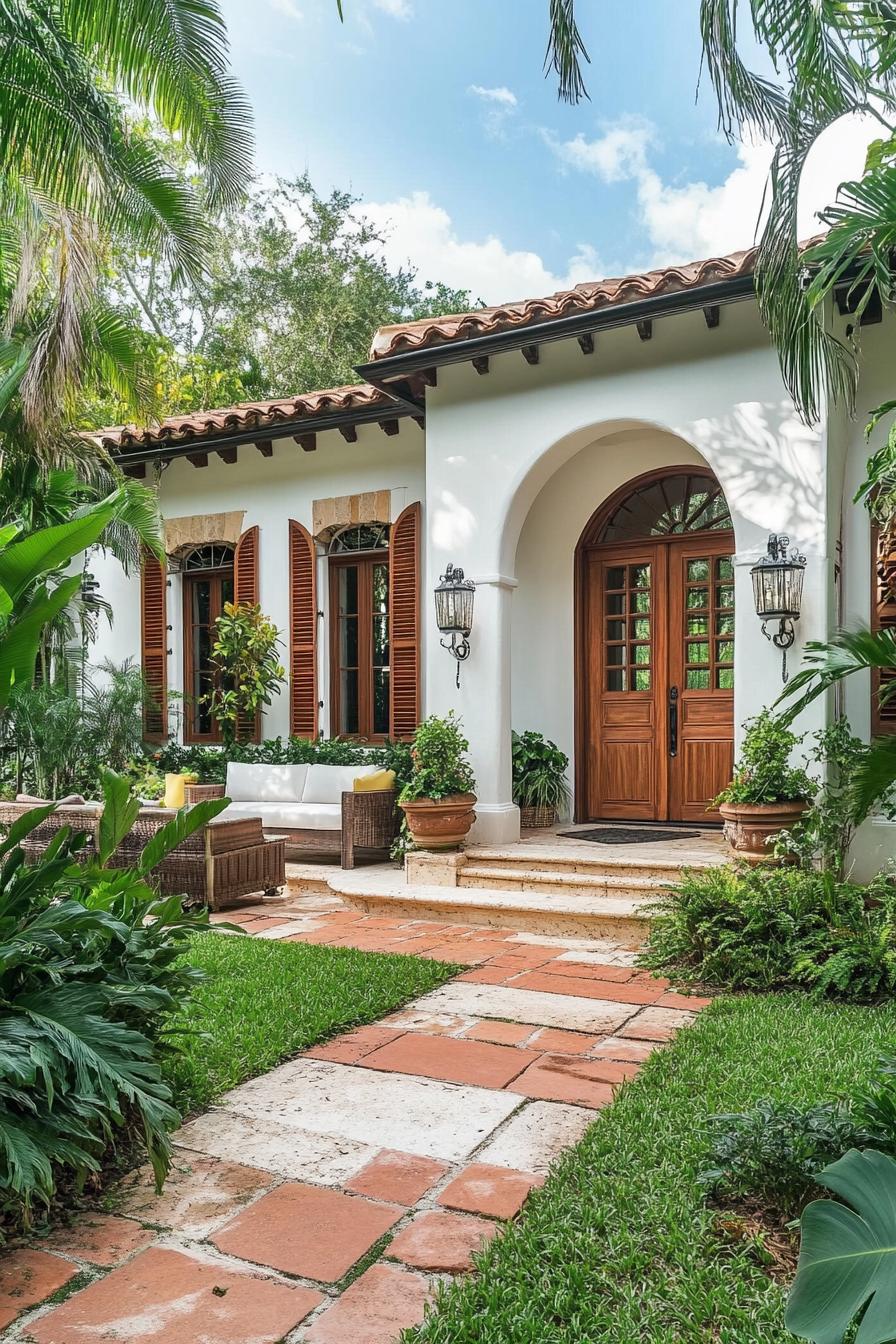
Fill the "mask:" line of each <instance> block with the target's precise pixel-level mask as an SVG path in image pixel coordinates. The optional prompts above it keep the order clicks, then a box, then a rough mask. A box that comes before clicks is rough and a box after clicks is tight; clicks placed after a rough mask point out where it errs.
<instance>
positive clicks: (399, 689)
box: [389, 504, 420, 737]
mask: <svg viewBox="0 0 896 1344" xmlns="http://www.w3.org/2000/svg"><path fill="white" fill-rule="evenodd" d="M389 644H390V655H389V657H390V677H389V731H390V733H391V735H392V737H413V735H414V732H415V730H416V728H417V724H418V723H419V722H420V505H419V504H409V505H408V507H407V508H406V509H404V510H403V512H402V513H400V514H399V516H398V519H397V521H396V522H395V524H394V526H393V528H392V535H391V537H390V540H389Z"/></svg>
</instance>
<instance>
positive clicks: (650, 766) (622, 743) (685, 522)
mask: <svg viewBox="0 0 896 1344" xmlns="http://www.w3.org/2000/svg"><path fill="white" fill-rule="evenodd" d="M754 260H755V255H754V253H753V252H745V253H738V254H736V255H734V256H731V257H727V258H721V259H715V260H709V261H704V262H700V263H694V264H691V265H688V266H681V267H673V268H668V269H665V270H658V271H653V272H651V273H649V274H645V275H637V276H629V277H627V278H625V279H622V280H608V281H602V282H598V283H593V284H584V285H579V286H577V287H576V288H575V289H572V290H569V291H566V292H563V293H560V294H555V295H553V296H551V297H549V298H545V299H530V300H526V301H524V302H519V303H510V304H507V305H505V306H503V307H498V308H489V309H485V310H483V311H480V312H474V313H469V314H465V315H462V316H455V317H447V318H442V319H431V320H426V321H422V322H413V323H410V324H408V325H404V326H395V327H389V328H384V329H383V330H381V331H379V332H377V333H376V335H375V337H374V341H373V347H372V351H371V356H370V360H369V362H368V363H367V364H365V365H363V366H360V367H359V369H358V373H359V376H360V377H361V378H362V379H363V380H364V381H363V382H361V383H360V384H359V385H357V386H352V387H344V388H339V389H335V390H332V391H323V392H314V393H309V394H306V395H303V396H297V397H294V398H286V399H283V400H279V401H275V402H270V403H261V404H243V405H239V406H235V407H232V408H229V409H226V410H214V411H209V412H208V413H200V414H191V415H186V416H175V417H172V418H171V419H169V420H166V421H165V422H164V423H162V424H161V425H157V426H153V427H150V428H146V429H137V428H134V427H129V428H126V429H122V430H115V431H105V432H104V433H103V434H102V435H101V436H100V437H101V438H102V441H103V442H104V443H105V444H106V446H107V447H109V448H110V449H111V450H112V451H113V452H114V453H115V454H116V455H117V456H118V458H119V461H120V462H121V464H122V466H123V467H124V469H125V471H127V472H129V473H131V474H134V475H137V476H141V477H144V478H145V479H146V480H147V481H148V482H150V483H155V484H156V486H157V489H158V492H159V501H160V505H161V509H162V513H163V515H164V518H165V520H166V528H167V549H168V551H169V564H168V567H167V573H166V572H163V570H162V569H161V568H160V567H158V566H157V565H153V564H150V565H148V566H147V567H146V568H145V570H144V574H143V576H142V581H141V578H139V577H137V576H134V577H132V578H131V579H128V578H126V577H125V576H124V574H123V573H122V572H121V570H120V569H118V568H117V566H116V565H115V562H113V561H111V560H99V561H97V562H96V563H94V564H92V567H93V568H94V570H95V573H96V575H97V577H98V578H99V580H100V583H101V588H102V592H103V594H104V595H105V596H106V598H107V599H109V600H110V601H111V603H112V605H113V608H114V625H113V627H112V628H111V630H110V631H109V632H108V633H102V634H101V636H100V645H99V648H98V650H97V654H98V656H99V657H111V658H113V659H116V660H121V659H122V658H124V657H125V656H128V655H130V656H137V657H139V658H140V659H141V660H142V662H143V665H144V668H145V670H146V674H147V676H148V678H149V680H150V682H151V683H152V684H153V686H154V687H155V688H156V690H157V691H158V692H159V693H160V695H162V698H163V699H164V693H165V692H168V693H170V692H172V691H177V692H182V693H184V694H185V695H186V696H187V697H188V698H187V700H186V701H184V702H182V703H181V707H180V708H178V709H177V712H174V711H172V712H171V713H169V714H167V715H166V714H164V713H160V714H158V715H153V716H151V722H149V723H147V725H146V727H147V732H148V735H149V736H150V737H154V738H156V739H159V738H161V737H163V736H165V735H167V734H168V733H169V732H170V733H176V734H178V735H180V736H182V737H184V738H185V740H188V741H190V740H192V741H214V740H215V738H216V730H215V725H214V723H213V722H212V721H211V720H210V719H209V718H208V715H207V712H206V711H204V710H203V709H202V708H201V707H200V706H198V705H197V704H196V703H195V699H194V700H191V699H190V698H189V697H191V696H192V697H195V695H196V693H197V692H198V691H199V690H201V688H202V687H203V686H204V685H206V684H207V682H208V679H209V677H210V676H211V675H212V672H211V670H210V667H209V658H208V646H209V638H208V635H209V625H210V623H211V622H212V621H213V619H214V616H215V615H216V613H217V611H218V610H219V608H220V605H221V603H222V602H223V601H224V600H227V598H228V597H229V596H230V595H231V594H232V593H235V594H236V596H237V597H238V598H240V599H248V600H257V601H259V602H260V603H261V605H262V607H263V609H264V611H265V613H266V614H267V615H269V616H270V617H271V618H272V619H273V621H274V622H275V623H276V624H277V626H278V627H279V628H280V629H281V631H282V632H283V635H284V643H285V646H286V658H285V661H286V662H287V664H288V669H289V675H290V686H289V694H285V695H283V696H281V697H279V698H277V699H276V700H275V701H274V703H273V705H272V707H271V709H270V711H269V713H268V714H267V715H266V717H265V722H264V723H263V725H259V731H260V732H261V733H262V734H263V735H264V736H265V737H270V736H276V735H285V734H287V733H289V732H293V733H297V734H301V735H306V736H309V735H316V734H317V733H322V734H324V735H335V734H346V735H349V736H355V737H359V738H362V739H365V738H366V739H371V740H375V739H377V738H382V737H383V736H386V735H389V734H391V735H408V734H410V733H411V732H412V731H413V728H414V725H415V723H416V722H417V721H418V720H419V719H420V718H422V717H424V716H425V715H426V714H429V713H433V712H438V713H443V712H446V711H447V710H449V709H455V710H456V711H457V712H458V713H459V714H460V715H461V716H462V718H463V720H464V724H465V727H466V731H467V735H468V736H469V738H470V742H471V746H472V757H473V763H474V767H475V771H476V778H477V792H478V796H479V805H478V808H477V818H478V819H477V828H476V838H477V839H479V840H481V841H486V842H501V843H506V842H512V841H513V840H514V839H516V838H517V837H518V834H519V816H518V811H517V808H516V807H515V806H514V804H513V801H512V798H511V781H510V745H511V728H515V729H517V730H525V729H537V730H540V731H542V732H544V733H546V734H547V735H548V736H549V737H551V738H553V739H554V740H555V741H556V742H557V743H558V744H559V745H560V746H561V747H562V748H563V750H564V751H566V752H568V753H569V755H570V757H571V759H572V761H573V765H574V809H575V817H576V818H577V819H579V820H587V819H590V818H598V817H613V818H630V819H640V820H649V819H663V820H673V821H674V820H684V821H692V822H693V821H694V820H698V819H703V818H704V817H705V807H706V803H707V800H708V799H710V798H712V797H713V796H714V795H715V793H716V792H717V791H718V790H719V789H720V788H721V787H722V786H723V785H724V783H725V782H726V781H727V778H728V775H729V772H730V768H731V762H732V753H733V750H734V744H735V742H736V739H737V735H738V732H739V730H740V728H741V725H743V723H744V721H745V720H746V719H748V718H749V717H750V716H751V715H753V714H755V713H756V712H757V711H758V710H759V709H760V708H761V707H763V706H764V705H767V704H770V703H772V702H773V701H774V700H775V698H776V697H777V695H778V694H779V692H780V689H781V656H780V653H779V652H778V651H777V650H776V649H775V648H773V647H772V645H771V644H770V643H769V642H768V641H767V640H766V639H764V638H763V636H762V632H761V628H760V622H759V620H758V619H757V616H756V613H755V609H754V603H753V597H752V591H751V582H750V576H749V571H750V567H751V566H752V565H753V564H754V563H755V562H756V560H757V558H758V557H759V556H760V555H761V554H762V553H763V552H764V551H765V550H766V544H767V540H768V537H769V534H770V533H785V534H787V535H788V536H789V538H790V540H791V545H792V546H794V547H796V548H797V549H798V550H799V551H800V552H802V554H803V555H805V557H806V560H807V566H806V572H805V584H804V593H803V606H802V612H801V616H800V619H799V621H798V623H797V626H796V644H795V646H794V648H793V649H792V650H791V653H790V666H791V668H794V667H796V666H797V665H798V663H799V659H800V650H801V648H802V647H803V646H804V645H805V643H806V641H809V640H818V639H824V638H825V637H826V636H827V635H828V634H829V632H830V631H831V630H832V629H833V628H834V627H835V626H836V625H838V624H846V625H849V624H853V623H856V622H859V621H863V622H868V621H876V620H881V621H887V620H889V619H892V615H891V613H896V607H894V606H893V600H892V599H891V598H890V597H889V594H888V592H887V591H886V590H885V588H882V587H881V582H880V581H879V580H878V577H877V570H878V566H877V565H876V564H875V563H874V562H873V558H872V532H871V527H870V524H869V519H868V515H867V513H866V512H865V510H864V509H863V508H862V507H860V506H856V505H854V504H853V503H852V502H851V501H852V497H853V494H854V492H855V489H856V487H857V485H858V484H859V482H860V480H861V479H862V473H863V468H864V464H865V460H866V456H867V445H866V443H865V441H864V434H863V430H864V424H865V415H864V413H865V412H866V411H867V410H870V409H871V408H873V407H874V406H876V405H877V404H878V403H879V402H881V401H882V400H884V399H885V398H886V397H887V396H892V378H891V369H892V354H893V349H894V346H893V345H891V344H890V342H891V341H892V340H893V339H894V319H893V317H892V316H891V315H890V314H888V313H886V312H885V313H883V314H880V313H879V312H878V313H876V314H872V313H870V311H869V313H866V315H865V318H864V319H863V328H862V331H861V333H860V334H861V383H860V389H859V400H858V406H859V413H858V415H857V417H856V418H855V419H854V420H850V419H848V417H847V416H846V415H845V414H844V412H843V411H842V410H841V409H840V408H838V407H830V408H828V410H827V411H826V413H825V414H824V416H823V417H822V420H821V423H820V424H819V425H818V426H817V427H816V428H812V429H810V428H807V427H806V425H805V424H803V423H802V422H801V421H800V419H799V417H798V415H797V414H796V412H795V410H794V408H793V405H792V403H791V401H790V399H789V397H788V395H787V392H786V390H785V387H784V384H783V382H782V379H781V375H780V372H779V368H778V362H777V358H776V355H775V352H774V350H773V349H772V348H771V346H770V344H769V340H768V337H767V334H766V331H765V329H764V327H763V325H762V322H761V320H760V317H759V314H758V312H757V307H756V302H755V296H754V287H753V265H754ZM844 306H845V304H844ZM869 318H871V319H872V320H869ZM874 319H876V320H874ZM854 320H855V319H854V318H851V317H850V315H849V313H848V312H841V311H840V308H839V307H838V306H837V305H836V304H835V305H833V306H832V311H831V314H830V321H831V323H832V326H833V328H834V329H835V330H837V331H840V332H845V330H846V327H847V324H848V323H850V322H851V321H854ZM888 350H889V351H890V355H889V356H888V355H887V351H888ZM449 564H454V565H459V566H462V567H463V569H464V571H465V572H466V574H467V575H468V576H469V577H471V578H473V579H474V580H475V584H476V593H475V616H474V624H473V630H472V634H471V637H470V642H471V654H470V657H469V659H468V661H467V662H466V663H464V665H463V668H462V672H461V677H460V686H459V687H458V686H457V685H456V670H457V669H456V664H455V662H454V660H453V659H452V658H451V657H450V656H449V655H448V654H447V653H446V652H445V650H444V649H443V648H442V647H441V644H440V638H439V632H438V630H437V628H436V624H435V618H434V604H433V589H434V587H435V585H436V584H437V583H438V581H439V577H440V575H441V574H442V573H443V572H444V571H445V569H446V567H447V566H448V565H449ZM872 701H873V697H872V688H871V686H870V684H869V682H868V680H867V679H865V680H864V682H862V681H861V680H860V679H859V678H853V679H852V681H851V683H850V684H848V685H847V686H846V687H845V688H844V691H843V701H842V704H839V703H838V705H837V706H834V705H827V706H825V705H824V704H823V703H821V702H817V703H816V705H815V706H813V707H812V709H811V710H810V712H809V713H808V714H807V716H806V720H805V722H804V723H803V725H802V726H803V727H804V728H806V729H807V730H812V729H814V728H816V727H819V726H820V725H821V724H822V723H823V721H824V718H825V716H826V715H827V716H830V715H832V714H833V713H835V712H838V711H839V710H840V709H843V710H845V712H846V713H847V714H848V716H849V719H850V721H851V723H852V725H853V728H854V729H855V730H856V731H857V732H859V733H861V734H864V735H868V734H870V732H871V731H872V716H873V704H872ZM673 706H674V710H675V713H674V716H673V714H672V713H671V710H672V708H673ZM881 726H883V727H886V725H879V724H878V725H877V727H881ZM859 850H860V866H861V867H863V868H870V867H873V866H874V865H875V863H876V862H877V859H878V858H879V857H880V856H882V855H884V854H887V853H890V852H896V834H894V832H893V831H892V829H891V828H890V826H889V825H888V824H887V823H885V822H883V821H881V822H876V821H875V822H870V823H867V824H866V826H865V828H864V830H863V832H862V835H861V837H860V842H859Z"/></svg>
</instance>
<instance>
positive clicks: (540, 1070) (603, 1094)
mask: <svg viewBox="0 0 896 1344" xmlns="http://www.w3.org/2000/svg"><path fill="white" fill-rule="evenodd" d="M600 1062H602V1061H600ZM590 1065H591V1062H590V1061H587V1060H583V1059H580V1058H579V1057H578V1056H576V1055H542V1057H541V1059H540V1060H538V1062H537V1063H536V1064H532V1065H531V1066H530V1067H529V1068H528V1069H526V1072H525V1073H523V1074H521V1075H520V1076H519V1078H517V1079H515V1080H514V1082H512V1083H510V1084H509V1086H508V1089H507V1090H508V1092H519V1093H520V1094H521V1096H524V1097H534V1098H536V1099H537V1100H539V1101H568V1102H571V1103H572V1104H573V1105H575V1106H591V1107H594V1108H597V1107H600V1106H606V1105H607V1104H608V1102H611V1101H612V1100H613V1087H612V1086H611V1084H609V1083H607V1082H604V1081H602V1080H601V1079H599V1078H596V1077H595V1076H594V1073H593V1072H592V1071H591V1069H590Z"/></svg>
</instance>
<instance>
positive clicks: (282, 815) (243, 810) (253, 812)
mask: <svg viewBox="0 0 896 1344" xmlns="http://www.w3.org/2000/svg"><path fill="white" fill-rule="evenodd" d="M238 817H260V818H261V824H262V826H263V827H264V829H265V830H266V831H276V830H278V829H282V830H284V831H338V830H340V829H341V827H342V808H341V807H340V805H339V803H250V802H237V803H230V804H229V805H228V806H227V807H225V808H224V811H223V812H219V813H218V815H217V816H216V817H215V821H235V820H236V819H237V818H238ZM212 824H214V823H212Z"/></svg>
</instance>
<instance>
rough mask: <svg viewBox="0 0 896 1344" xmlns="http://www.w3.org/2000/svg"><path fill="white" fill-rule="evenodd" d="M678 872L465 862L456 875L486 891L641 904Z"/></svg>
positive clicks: (460, 881)
mask: <svg viewBox="0 0 896 1344" xmlns="http://www.w3.org/2000/svg"><path fill="white" fill-rule="evenodd" d="M680 871H681V870H680V869H678V868H676V869H674V870H670V871H669V872H668V873H667V874H664V875H663V876H659V875H657V874H655V873H650V874H648V875H647V876H643V875H641V874H639V873H628V872H621V873H620V872H618V871H617V870H616V869H615V868H614V869H613V870H612V871H608V870H603V869H598V868H590V869H589V870H588V871H587V872H583V871H580V870H572V871H569V870H564V869H557V870H553V871H552V870H550V869H548V868H543V869H542V868H529V867H528V866H527V867H521V866H515V867H514V868H512V869H510V868H506V867H505V868H502V867H500V866H497V865H495V866H493V865H491V864H488V865H487V864H480V863H465V864H464V866H463V868H461V869H460V870H459V873H458V885H459V886H461V887H479V888H483V889H485V890H489V889H498V890H504V891H508V890H512V891H537V892H540V893H542V894H547V893H550V894H552V895H558V896H559V895H569V896H619V897H627V898H628V899H630V900H634V901H643V900H645V899H648V898H649V897H650V896H656V895H661V894H662V893H663V892H666V891H668V890H669V889H670V887H671V886H672V884H673V883H674V882H676V881H677V880H678V877H679V875H680Z"/></svg>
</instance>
